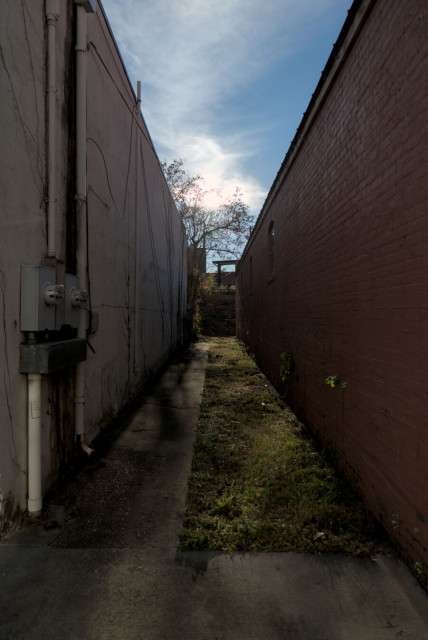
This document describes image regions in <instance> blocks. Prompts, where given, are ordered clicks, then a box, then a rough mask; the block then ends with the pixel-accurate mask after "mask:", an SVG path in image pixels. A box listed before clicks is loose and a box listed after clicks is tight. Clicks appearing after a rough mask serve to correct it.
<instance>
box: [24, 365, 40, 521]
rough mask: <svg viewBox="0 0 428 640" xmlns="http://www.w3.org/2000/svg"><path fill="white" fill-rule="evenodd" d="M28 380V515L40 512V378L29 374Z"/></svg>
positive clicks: (37, 375)
mask: <svg viewBox="0 0 428 640" xmlns="http://www.w3.org/2000/svg"><path fill="white" fill-rule="evenodd" d="M27 380H28V513H29V514H30V515H31V516H38V515H40V513H41V511H42V445H41V441H42V412H41V405H42V376H41V374H40V373H29V374H28V376H27Z"/></svg>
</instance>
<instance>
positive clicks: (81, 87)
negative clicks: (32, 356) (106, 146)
mask: <svg viewBox="0 0 428 640" xmlns="http://www.w3.org/2000/svg"><path fill="white" fill-rule="evenodd" d="M75 4H76V5H77V6H76V195H75V201H76V222H77V256H76V257H77V275H78V277H79V279H80V284H81V286H83V283H84V282H86V243H87V238H86V213H87V212H86V52H87V47H86V12H87V11H91V10H92V5H91V3H89V2H87V3H82V2H81V1H79V0H75ZM85 314H86V311H85V309H83V308H81V309H80V315H79V326H78V330H77V337H78V338H81V339H86V315H85ZM74 407H75V412H74V416H75V417H74V427H75V435H76V438H79V439H80V445H81V447H82V449H83V451H85V453H87V454H88V455H90V454H91V453H92V451H93V450H92V449H91V448H90V447H88V446H87V444H86V443H85V362H79V364H78V365H77V366H76V375H75V391H74Z"/></svg>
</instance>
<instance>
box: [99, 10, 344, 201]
mask: <svg viewBox="0 0 428 640" xmlns="http://www.w3.org/2000/svg"><path fill="white" fill-rule="evenodd" d="M336 1H337V0H336ZM334 4H335V0H318V1H317V2H316V3H314V2H313V0H228V1H227V2H224V1H220V0H203V1H202V0H180V1H179V2H177V0H144V2H142V1H141V0H103V5H104V7H105V10H106V13H107V16H108V18H109V21H110V23H111V25H112V27H113V30H114V34H115V37H116V40H117V42H118V44H119V47H120V49H121V52H122V55H123V57H124V59H125V61H126V64H127V66H128V71H129V73H130V75H131V77H132V78H135V80H137V79H140V80H141V81H142V109H143V113H144V116H145V119H146V121H147V123H148V125H149V129H150V133H151V136H152V138H153V139H154V141H155V144H156V147H157V149H158V152H159V155H160V156H161V159H166V160H168V161H170V160H172V159H173V158H178V157H182V158H184V159H185V160H186V167H187V168H188V169H189V172H190V173H192V174H193V173H199V174H201V175H203V176H204V178H205V180H206V184H207V185H208V186H210V187H211V186H212V187H215V188H217V187H223V188H224V189H225V191H226V192H228V191H229V190H230V189H232V188H233V187H234V186H236V185H239V186H240V187H241V188H242V190H243V191H244V193H245V197H246V200H247V202H248V203H249V204H250V206H251V209H252V210H253V212H254V213H257V212H258V210H259V208H260V206H261V204H262V203H263V199H264V197H265V195H266V185H262V184H261V183H260V182H259V181H258V179H257V177H254V176H252V175H249V174H248V173H247V172H246V171H245V169H244V167H245V160H246V159H248V157H249V156H250V155H251V154H252V153H253V151H254V149H255V148H256V147H257V139H255V136H257V135H260V132H258V133H255V132H254V130H253V131H249V130H247V129H246V128H245V126H241V127H239V126H238V127H237V128H236V131H235V132H234V135H233V136H228V135H226V134H225V132H224V131H223V129H222V125H223V122H224V119H225V114H226V113H227V109H228V100H231V99H233V98H234V97H235V98H236V96H238V95H239V92H240V91H242V90H244V89H246V88H248V86H249V84H250V83H251V82H254V81H255V80H256V79H257V78H258V77H260V76H261V75H262V74H264V73H266V72H267V70H268V69H269V68H270V65H272V64H273V63H275V61H277V60H278V59H279V58H284V57H287V56H288V55H291V54H292V53H295V51H296V49H298V48H299V47H300V46H301V44H300V42H301V41H304V40H305V36H307V35H308V34H309V33H310V32H311V30H312V29H313V28H314V25H315V24H316V21H317V19H318V18H319V16H320V15H322V14H323V12H325V11H326V9H328V8H331V6H333V5H334ZM314 5H315V6H314ZM247 125H248V121H247ZM267 186H268V185H267Z"/></svg>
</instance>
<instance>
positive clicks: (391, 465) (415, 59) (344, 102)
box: [237, 0, 428, 567]
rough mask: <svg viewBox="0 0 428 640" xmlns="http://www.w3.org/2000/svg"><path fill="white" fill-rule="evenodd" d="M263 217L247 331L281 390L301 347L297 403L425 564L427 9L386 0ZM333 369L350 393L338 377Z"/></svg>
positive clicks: (248, 258)
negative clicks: (334, 380)
mask: <svg viewBox="0 0 428 640" xmlns="http://www.w3.org/2000/svg"><path fill="white" fill-rule="evenodd" d="M262 215H264V218H262ZM260 220H262V222H261V224H259V229H258V231H257V233H256V235H255V237H254V238H253V239H252V241H251V240H250V242H249V244H248V245H247V249H246V252H245V253H244V257H243V260H242V262H241V264H240V268H239V272H238V275H237V288H238V295H237V323H238V335H239V337H241V338H242V339H244V340H245V341H246V342H247V343H248V345H249V347H250V350H251V351H253V352H254V353H255V354H256V357H257V359H258V361H259V363H260V364H261V366H262V368H263V369H264V370H265V371H266V372H267V373H268V375H269V377H270V378H271V379H272V381H273V382H274V383H276V384H277V385H278V386H281V381H280V377H279V369H280V354H281V352H283V351H284V350H287V351H289V352H291V353H292V356H293V358H294V361H295V372H294V375H293V378H292V379H291V381H290V384H289V385H288V387H289V389H288V398H289V401H290V404H291V405H292V407H293V408H294V409H295V410H296V412H297V414H298V415H299V416H300V417H301V418H302V419H303V420H304V422H305V423H306V424H307V425H308V426H310V427H311V429H312V430H313V431H314V432H315V433H316V434H318V435H319V437H320V438H321V440H322V441H323V443H324V444H325V445H326V446H329V447H331V448H333V449H335V450H336V452H337V455H338V462H339V465H340V466H341V467H342V469H343V470H344V471H345V472H346V474H347V476H348V478H349V479H350V480H351V481H352V482H353V483H354V485H355V486H356V488H357V489H358V491H359V492H360V493H361V494H362V495H363V497H364V498H365V500H366V503H367V505H368V507H369V508H370V509H371V510H372V511H373V512H374V513H375V515H377V517H378V518H379V519H380V520H381V521H382V522H383V524H384V525H385V527H386V529H387V530H388V531H389V532H390V533H391V534H392V535H393V536H394V537H395V538H396V540H397V541H398V542H399V543H400V544H401V545H402V546H403V547H404V549H405V554H407V555H408V557H409V558H410V559H411V564H412V565H414V563H415V562H424V563H425V567H427V566H428V553H427V547H428V7H427V4H426V0H406V2H405V3H403V2H402V0H378V1H377V2H376V3H375V5H374V7H373V9H372V11H371V12H370V14H369V15H368V18H367V20H366V22H365V23H364V25H363V28H362V30H361V32H360V34H359V36H358V38H357V40H356V42H355V43H354V45H353V47H352V48H351V50H350V51H349V54H348V56H347V58H346V59H345V62H344V65H343V67H342V69H341V71H340V73H339V75H338V76H337V78H336V80H335V82H334V83H333V85H332V87H331V89H330V91H329V93H328V95H327V98H326V100H325V102H324V104H323V106H322V108H321V110H320V112H319V114H318V116H317V117H316V119H315V121H314V124H313V126H312V127H311V129H310V131H309V134H308V135H307V137H306V140H305V141H304V143H303V145H302V147H301V148H300V151H299V152H298V155H297V157H296V159H295V161H294V163H293V164H292V165H291V167H290V169H289V171H288V173H287V174H286V177H285V179H284V181H283V183H282V186H281V188H280V189H279V191H278V193H277V195H276V197H275V198H274V200H273V202H272V203H271V205H270V207H269V208H268V210H267V211H265V214H263V212H262V214H261V218H260ZM271 222H273V223H274V227H275V257H274V260H275V265H274V267H275V268H274V275H273V276H272V277H269V238H268V228H269V224H270V223H271ZM335 375H338V376H340V380H341V382H346V383H347V386H346V388H342V386H341V385H339V386H337V387H336V388H331V387H330V386H328V385H327V384H326V383H325V379H326V377H327V376H335Z"/></svg>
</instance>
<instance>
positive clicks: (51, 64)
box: [46, 0, 59, 258]
mask: <svg viewBox="0 0 428 640" xmlns="http://www.w3.org/2000/svg"><path fill="white" fill-rule="evenodd" d="M58 18H59V2H58V0H46V21H47V23H48V87H47V92H48V257H49V258H55V257H56V242H55V217H56V215H55V207H56V188H55V186H56V185H55V170H56V25H57V22H58Z"/></svg>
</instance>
